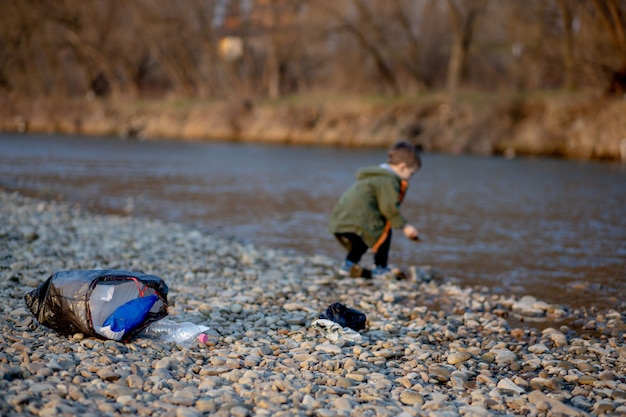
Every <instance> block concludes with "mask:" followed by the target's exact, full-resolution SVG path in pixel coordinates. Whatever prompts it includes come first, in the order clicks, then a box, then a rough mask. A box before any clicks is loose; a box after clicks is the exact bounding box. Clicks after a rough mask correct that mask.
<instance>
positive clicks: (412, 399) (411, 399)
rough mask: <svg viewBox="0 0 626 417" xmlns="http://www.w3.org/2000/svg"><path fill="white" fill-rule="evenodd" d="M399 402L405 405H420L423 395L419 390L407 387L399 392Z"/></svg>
mask: <svg viewBox="0 0 626 417" xmlns="http://www.w3.org/2000/svg"><path fill="white" fill-rule="evenodd" d="M400 402H402V404H405V405H422V404H424V397H423V396H422V394H420V393H419V392H416V391H413V390H409V389H407V390H404V391H402V393H400Z"/></svg>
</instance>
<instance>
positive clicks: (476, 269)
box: [0, 134, 626, 311]
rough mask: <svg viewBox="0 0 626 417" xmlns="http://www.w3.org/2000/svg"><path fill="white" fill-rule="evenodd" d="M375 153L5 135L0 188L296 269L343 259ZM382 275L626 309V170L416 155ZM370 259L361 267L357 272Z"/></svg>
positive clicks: (379, 153) (0, 147) (380, 156)
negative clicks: (229, 242) (411, 269)
mask: <svg viewBox="0 0 626 417" xmlns="http://www.w3.org/2000/svg"><path fill="white" fill-rule="evenodd" d="M384 158H385V151H384V150H357V149H337V148H315V147H300V146H267V145H250V144H235V143H217V142H209V143H207V142H202V143H199V142H183V141H124V140H120V139H116V138H87V137H72V136H56V135H54V136H53V135H50V136H47V135H19V134H0V186H2V187H4V188H6V189H8V190H18V191H20V192H22V193H24V194H26V195H31V196H36V197H39V198H44V199H62V200H65V201H70V202H78V203H80V204H81V205H83V206H84V207H86V208H88V209H90V210H93V211H96V212H103V213H129V214H133V215H135V216H141V217H149V218H158V219H163V220H167V221H174V222H179V223H184V224H189V225H194V226H197V227H200V228H202V229H206V230H209V231H212V232H216V233H220V234H222V235H226V236H232V237H234V238H237V239H240V240H245V241H249V242H252V243H254V244H257V245H264V246H269V247H275V248H283V249H290V250H293V251H296V252H298V253H302V254H305V255H315V254H322V255H328V256H331V257H333V258H336V259H337V263H338V264H339V261H340V260H341V259H342V258H343V256H344V255H345V254H344V252H343V249H342V248H341V247H340V246H339V245H338V243H337V242H336V241H335V240H334V238H333V237H332V236H330V235H329V234H328V233H327V231H326V228H327V221H328V215H329V213H330V210H331V208H332V206H333V204H334V203H335V201H336V200H337V199H338V198H339V196H340V195H341V193H342V192H343V191H344V190H345V189H346V188H347V187H348V186H349V185H350V184H351V183H352V181H353V180H354V176H355V173H356V170H357V169H358V168H359V167H361V166H364V165H370V164H378V163H380V162H383V160H384ZM423 160H424V167H423V169H422V170H420V171H419V172H418V174H416V175H415V176H414V178H413V179H412V181H411V185H410V187H409V191H408V194H407V196H406V198H405V201H404V203H403V206H402V210H403V213H404V215H405V217H407V218H408V219H409V220H410V221H411V222H412V223H413V224H415V226H416V227H418V229H419V230H420V233H421V235H422V241H421V242H418V243H415V242H411V241H408V240H407V239H405V238H404V237H403V236H402V235H401V233H396V234H395V237H394V240H393V244H392V252H391V259H390V262H391V263H392V264H394V265H397V266H401V267H408V266H410V265H419V266H422V265H430V266H432V267H434V268H436V269H438V270H439V271H441V272H442V273H443V275H444V276H446V277H447V278H449V279H452V280H454V281H456V282H457V283H459V284H461V285H482V286H488V287H490V288H491V290H492V291H494V292H498V293H507V294H514V295H517V296H521V295H526V294H529V295H534V296H536V297H537V298H539V299H541V300H544V301H546V302H549V303H556V304H560V305H563V306H566V307H578V306H585V307H595V308H598V309H599V310H603V309H606V308H615V309H618V310H620V311H624V309H625V306H626V166H623V165H620V164H614V163H591V162H585V163H583V162H573V161H564V160H556V159H533V158H518V159H512V160H507V159H504V158H494V157H478V156H450V155H440V154H429V153H427V154H425V155H424V156H423ZM370 259H371V257H370V256H369V254H368V255H366V259H365V260H366V261H367V262H369V261H370Z"/></svg>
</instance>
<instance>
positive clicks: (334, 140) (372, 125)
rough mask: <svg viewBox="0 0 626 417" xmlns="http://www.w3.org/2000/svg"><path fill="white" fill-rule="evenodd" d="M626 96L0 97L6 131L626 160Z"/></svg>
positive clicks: (0, 122)
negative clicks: (412, 145)
mask: <svg viewBox="0 0 626 417" xmlns="http://www.w3.org/2000/svg"><path fill="white" fill-rule="evenodd" d="M624 114H626V100H624V99H622V98H607V97H601V96H596V95H592V94H587V93H576V94H574V93H571V94H569V93H560V94H552V95H551V94H547V93H546V94H535V95H526V96H524V95H515V96H510V95H504V94H499V95H495V94H493V95H489V94H485V93H480V94H479V93H467V94H464V95H459V97H458V99H457V101H455V102H454V103H451V102H450V101H449V99H448V98H447V97H446V96H444V95H441V94H431V95H428V96H419V97H407V98H397V99H384V98H380V97H379V98H373V97H346V96H333V95H309V96H296V97H287V98H284V99H281V100H279V101H258V100H253V99H243V98H242V99H236V100H231V101H208V100H192V99H188V100H180V99H159V100H131V99H123V98H122V99H96V98H93V99H36V100H21V99H9V98H7V97H5V98H3V99H0V130H2V131H22V132H33V133H61V134H79V135H93V136H122V137H127V138H137V139H159V138H176V139H183V140H227V141H241V142H254V143H289V144H298V145H321V146H345V147H377V148H379V147H380V148H385V147H387V146H388V145H389V144H390V143H392V142H394V141H395V140H397V139H398V138H406V139H409V140H412V141H414V142H416V143H420V144H421V145H422V146H423V147H424V149H425V150H426V151H433V152H443V153H452V154H459V153H470V154H480V155H505V156H507V157H514V156H551V157H561V158H568V159H578V160H612V161H619V160H623V161H626V117H624Z"/></svg>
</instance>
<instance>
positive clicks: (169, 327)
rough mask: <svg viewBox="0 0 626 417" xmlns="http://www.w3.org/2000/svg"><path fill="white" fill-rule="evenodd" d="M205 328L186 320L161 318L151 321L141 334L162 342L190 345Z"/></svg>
mask: <svg viewBox="0 0 626 417" xmlns="http://www.w3.org/2000/svg"><path fill="white" fill-rule="evenodd" d="M207 330H209V328H208V327H207V326H199V325H197V324H194V323H191V322H188V321H184V322H182V323H177V322H175V321H174V320H171V319H161V320H159V321H155V322H154V323H151V324H150V325H149V326H148V327H146V329H145V330H144V331H143V332H142V334H143V335H144V336H146V337H150V338H153V339H157V340H161V341H164V342H175V343H176V344H178V345H180V346H183V347H191V345H192V344H193V342H194V341H195V340H196V337H197V336H198V335H199V334H200V333H202V332H205V331H207Z"/></svg>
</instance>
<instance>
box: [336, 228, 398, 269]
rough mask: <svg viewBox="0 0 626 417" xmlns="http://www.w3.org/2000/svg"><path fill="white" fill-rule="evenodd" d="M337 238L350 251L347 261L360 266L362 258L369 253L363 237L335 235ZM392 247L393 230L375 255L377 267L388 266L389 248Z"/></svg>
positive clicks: (353, 234)
mask: <svg viewBox="0 0 626 417" xmlns="http://www.w3.org/2000/svg"><path fill="white" fill-rule="evenodd" d="M335 237H336V238H337V240H338V241H339V243H341V244H342V245H343V247H345V248H346V249H347V250H348V256H346V259H347V260H348V261H350V262H354V263H355V264H358V263H359V262H360V261H361V258H362V257H363V255H364V254H365V252H367V249H368V247H367V245H366V244H365V242H363V239H361V236H359V235H357V234H356V233H335ZM390 247H391V230H389V234H388V235H387V239H385V241H384V242H383V244H382V245H380V247H379V248H378V251H377V252H376V253H375V254H374V264H375V265H376V266H382V267H386V266H387V261H388V259H389V248H390Z"/></svg>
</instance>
